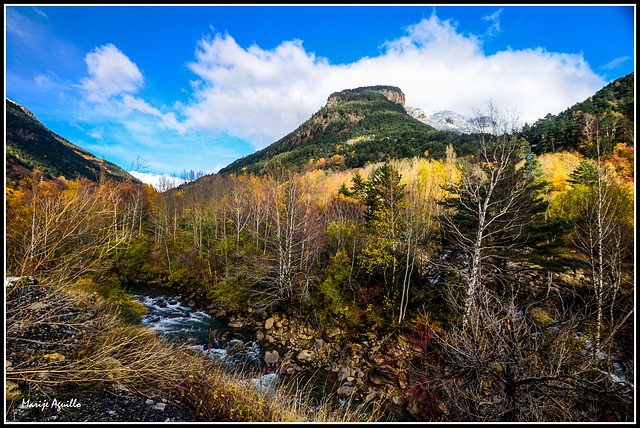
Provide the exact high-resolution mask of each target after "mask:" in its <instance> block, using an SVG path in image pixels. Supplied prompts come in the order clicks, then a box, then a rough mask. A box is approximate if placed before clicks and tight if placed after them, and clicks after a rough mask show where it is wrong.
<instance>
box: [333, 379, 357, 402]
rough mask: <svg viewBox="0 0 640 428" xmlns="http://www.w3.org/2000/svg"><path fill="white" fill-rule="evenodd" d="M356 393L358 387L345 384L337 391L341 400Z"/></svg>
mask: <svg viewBox="0 0 640 428" xmlns="http://www.w3.org/2000/svg"><path fill="white" fill-rule="evenodd" d="M354 392H356V387H355V386H353V385H351V384H350V383H345V384H343V385H340V388H338V390H337V391H336V394H337V395H338V397H340V398H349V397H350V396H351V395H353V393H354Z"/></svg>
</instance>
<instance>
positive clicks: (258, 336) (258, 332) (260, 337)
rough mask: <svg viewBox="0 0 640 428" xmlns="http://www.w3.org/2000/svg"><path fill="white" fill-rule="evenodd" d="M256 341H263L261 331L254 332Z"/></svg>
mask: <svg viewBox="0 0 640 428" xmlns="http://www.w3.org/2000/svg"><path fill="white" fill-rule="evenodd" d="M256 340H257V341H258V342H262V341H263V340H264V332H263V331H262V330H258V331H256Z"/></svg>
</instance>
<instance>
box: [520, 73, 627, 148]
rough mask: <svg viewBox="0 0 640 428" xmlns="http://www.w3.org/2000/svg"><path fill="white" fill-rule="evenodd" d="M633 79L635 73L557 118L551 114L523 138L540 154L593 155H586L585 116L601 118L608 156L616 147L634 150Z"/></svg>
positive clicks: (615, 82)
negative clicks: (626, 147) (562, 152)
mask: <svg viewBox="0 0 640 428" xmlns="http://www.w3.org/2000/svg"><path fill="white" fill-rule="evenodd" d="M634 76H635V73H629V74H628V75H626V76H624V77H621V78H619V79H616V80H615V81H613V82H611V83H610V84H608V85H607V86H605V87H604V88H602V89H601V90H599V91H598V92H596V93H595V94H594V95H593V96H592V97H589V98H588V99H587V100H585V101H582V102H579V103H577V104H575V105H573V106H572V107H570V108H568V109H566V110H565V111H563V112H561V113H559V114H558V115H555V116H554V115H552V114H551V113H549V114H547V116H545V117H544V118H543V119H539V120H537V121H536V122H535V123H534V124H533V125H531V126H529V125H525V127H524V129H523V131H522V135H523V136H524V137H525V138H526V139H527V141H529V143H531V144H535V145H536V147H534V151H535V152H536V153H538V154H540V153H547V152H561V151H563V150H579V151H580V152H581V153H583V154H588V155H591V154H590V153H588V152H587V150H588V145H586V144H585V138H584V137H585V136H584V127H585V116H587V115H592V116H598V117H600V118H601V120H600V126H601V128H602V132H601V134H602V135H606V136H607V140H608V144H607V146H606V147H605V148H604V151H605V152H606V153H610V152H611V151H612V150H613V147H614V146H615V145H616V144H623V145H627V146H633V145H634V136H633V121H634V112H635V110H634V106H635V104H634V82H633V80H634Z"/></svg>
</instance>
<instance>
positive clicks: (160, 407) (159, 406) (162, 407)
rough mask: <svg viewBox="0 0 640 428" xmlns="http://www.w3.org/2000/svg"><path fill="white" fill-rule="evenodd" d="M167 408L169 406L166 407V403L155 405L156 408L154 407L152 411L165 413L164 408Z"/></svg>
mask: <svg viewBox="0 0 640 428" xmlns="http://www.w3.org/2000/svg"><path fill="white" fill-rule="evenodd" d="M166 406H167V405H166V404H165V403H156V405H155V406H153V407H152V409H155V410H160V411H161V412H164V408H165V407H166Z"/></svg>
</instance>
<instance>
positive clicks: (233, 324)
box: [229, 321, 244, 328]
mask: <svg viewBox="0 0 640 428" xmlns="http://www.w3.org/2000/svg"><path fill="white" fill-rule="evenodd" d="M229 327H231V328H242V327H244V323H243V322H242V321H231V322H230V323H229Z"/></svg>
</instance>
